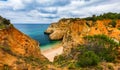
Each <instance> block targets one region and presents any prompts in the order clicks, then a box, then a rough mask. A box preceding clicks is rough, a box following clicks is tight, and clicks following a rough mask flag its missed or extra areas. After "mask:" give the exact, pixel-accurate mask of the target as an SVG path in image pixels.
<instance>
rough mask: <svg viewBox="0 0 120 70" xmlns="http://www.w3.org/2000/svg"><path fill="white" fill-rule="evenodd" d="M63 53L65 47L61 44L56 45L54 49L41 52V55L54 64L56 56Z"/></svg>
mask: <svg viewBox="0 0 120 70" xmlns="http://www.w3.org/2000/svg"><path fill="white" fill-rule="evenodd" d="M62 52H63V47H62V45H61V43H56V44H55V45H53V47H52V48H49V49H45V50H41V53H42V54H43V55H44V56H45V57H46V58H48V60H49V61H51V62H53V60H54V57H55V56H57V55H60V54H62Z"/></svg>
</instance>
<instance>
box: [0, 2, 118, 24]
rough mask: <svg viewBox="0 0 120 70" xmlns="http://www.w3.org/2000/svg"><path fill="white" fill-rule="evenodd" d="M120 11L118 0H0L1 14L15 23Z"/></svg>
mask: <svg viewBox="0 0 120 70" xmlns="http://www.w3.org/2000/svg"><path fill="white" fill-rule="evenodd" d="M106 12H118V13H120V2H119V1H118V0H106V1H105V0H7V1H0V15H2V16H3V17H6V18H8V19H10V20H11V21H12V22H13V23H19V22H28V23H36V22H38V23H49V22H54V21H57V20H58V19H60V18H63V17H86V16H91V15H93V14H97V15H98V14H102V13H106Z"/></svg>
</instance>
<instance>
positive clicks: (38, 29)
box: [14, 24, 60, 50]
mask: <svg viewBox="0 0 120 70" xmlns="http://www.w3.org/2000/svg"><path fill="white" fill-rule="evenodd" d="M14 26H15V27H16V28H17V29H18V30H20V31H21V32H23V33H24V34H27V35H28V36H30V37H31V38H33V39H35V40H37V41H38V42H39V43H40V47H41V49H42V50H44V49H48V48H52V46H54V45H55V44H56V43H59V42H60V41H51V40H50V39H49V37H48V35H46V34H44V31H45V30H46V29H47V28H48V26H49V24H14Z"/></svg>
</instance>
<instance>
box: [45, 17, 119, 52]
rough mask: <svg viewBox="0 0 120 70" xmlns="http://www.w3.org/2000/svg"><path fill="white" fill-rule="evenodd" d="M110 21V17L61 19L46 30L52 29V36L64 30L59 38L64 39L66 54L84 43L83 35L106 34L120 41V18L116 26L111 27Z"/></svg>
mask: <svg viewBox="0 0 120 70" xmlns="http://www.w3.org/2000/svg"><path fill="white" fill-rule="evenodd" d="M110 22H112V20H110V19H106V20H97V21H95V22H93V21H86V20H83V19H61V20H60V21H58V22H56V23H54V25H53V24H51V25H50V27H48V29H47V30H46V33H47V32H48V31H49V32H50V30H51V32H50V33H49V34H50V35H49V36H50V38H51V35H52V36H53V35H55V36H59V35H60V33H61V32H62V38H59V37H58V38H59V39H57V40H60V39H62V43H63V51H64V53H65V54H69V52H70V51H71V49H72V48H74V47H75V46H76V47H77V46H78V45H80V44H83V43H84V38H83V37H85V36H88V35H91V36H93V35H98V34H105V35H107V36H109V37H111V38H113V39H114V40H115V41H117V42H119V41H120V30H119V29H118V28H119V23H120V20H116V26H115V27H111V25H110ZM58 30H59V31H58ZM56 31H57V32H58V33H56V34H55V33H54V32H56ZM63 31H64V33H63ZM55 36H54V37H53V38H52V40H54V39H56V37H55Z"/></svg>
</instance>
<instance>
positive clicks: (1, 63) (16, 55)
mask: <svg viewBox="0 0 120 70" xmlns="http://www.w3.org/2000/svg"><path fill="white" fill-rule="evenodd" d="M48 63H49V61H48V60H47V59H46V58H45V57H44V56H43V55H42V54H41V51H40V48H39V43H38V42H37V41H35V40H33V39H32V38H30V37H29V36H27V35H25V34H23V33H22V32H20V31H19V30H17V29H16V28H15V27H14V26H13V25H12V24H11V23H10V21H9V20H7V19H5V18H3V17H0V70H38V69H42V68H44V66H45V64H48Z"/></svg>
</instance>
